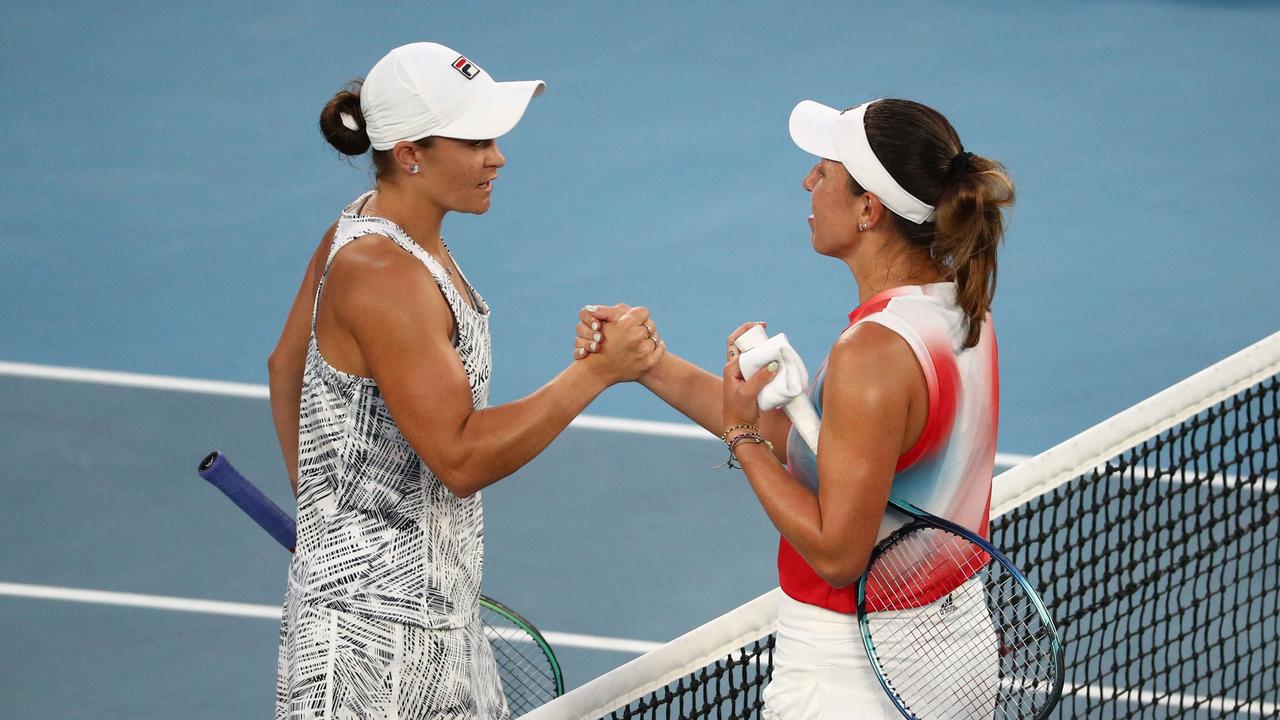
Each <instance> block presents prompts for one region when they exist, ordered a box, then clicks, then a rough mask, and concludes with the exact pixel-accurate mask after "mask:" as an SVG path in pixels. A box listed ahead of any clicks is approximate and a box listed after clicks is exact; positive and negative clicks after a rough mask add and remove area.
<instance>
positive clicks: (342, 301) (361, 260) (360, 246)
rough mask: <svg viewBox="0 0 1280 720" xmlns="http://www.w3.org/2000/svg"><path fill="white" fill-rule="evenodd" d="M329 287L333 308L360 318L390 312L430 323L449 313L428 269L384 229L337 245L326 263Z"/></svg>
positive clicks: (383, 316) (384, 317) (391, 317)
mask: <svg viewBox="0 0 1280 720" xmlns="http://www.w3.org/2000/svg"><path fill="white" fill-rule="evenodd" d="M330 292H332V299H333V301H334V304H335V309H336V310H337V312H338V314H339V315H341V316H344V317H346V318H348V319H351V320H359V321H360V324H365V322H368V321H382V320H394V319H396V318H399V319H401V320H404V321H413V320H415V319H416V321H417V322H419V323H421V322H427V323H429V324H434V321H437V320H438V321H441V322H444V321H446V320H447V319H448V318H449V317H451V316H450V315H449V308H448V305H446V304H445V301H444V297H443V296H441V294H440V290H439V288H438V287H437V286H436V284H435V280H434V279H432V277H431V273H430V271H428V270H427V268H426V267H425V266H424V265H423V264H422V263H421V262H420V261H419V260H418V259H417V258H416V257H414V256H413V255H411V254H410V253H407V252H405V251H404V250H403V249H402V248H401V247H400V246H399V245H397V244H396V243H395V241H393V240H391V239H390V238H388V237H386V236H384V235H366V236H364V237H360V238H357V239H355V240H352V241H351V242H350V243H348V244H347V245H346V246H345V247H343V248H342V251H341V252H339V253H338V254H337V256H335V257H334V259H333V264H332V265H330V267H329V280H328V281H327V282H326V285H325V293H326V294H328V293H330Z"/></svg>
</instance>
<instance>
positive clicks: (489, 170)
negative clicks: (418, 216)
mask: <svg viewBox="0 0 1280 720" xmlns="http://www.w3.org/2000/svg"><path fill="white" fill-rule="evenodd" d="M419 153H420V154H421V161H420V164H421V166H422V174H421V176H420V177H421V182H422V183H423V186H422V188H423V193H424V194H426V196H427V197H428V198H429V199H430V201H431V202H432V203H434V204H436V205H438V206H439V207H440V208H441V209H443V210H444V211H446V212H450V211H451V212H464V213H473V214H476V215H479V214H481V213H484V212H485V211H486V210H488V209H489V197H490V195H491V194H492V193H493V181H494V180H495V179H496V178H497V177H498V168H500V167H502V166H503V165H506V164H507V160H506V158H504V157H503V156H502V152H501V151H499V150H498V142H497V141H496V140H455V139H453V138H443V137H441V138H435V140H434V141H433V142H432V143H431V147H429V148H427V149H425V150H421V149H419Z"/></svg>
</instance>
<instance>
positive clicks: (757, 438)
mask: <svg viewBox="0 0 1280 720" xmlns="http://www.w3.org/2000/svg"><path fill="white" fill-rule="evenodd" d="M744 442H750V443H754V444H756V445H764V446H765V447H767V448H769V451H770V452H772V451H773V443H771V442H769V441H768V440H766V439H765V437H764V436H763V435H761V434H760V433H759V432H744V433H742V434H740V435H737V436H735V437H734V438H733V440H732V441H731V442H728V443H726V444H727V445H728V446H729V459H728V460H725V461H724V465H722V466H721V467H730V468H734V469H735V470H740V469H741V468H742V462H741V461H740V460H738V456H737V455H736V454H734V450H736V449H737V447H738V444H739V443H744Z"/></svg>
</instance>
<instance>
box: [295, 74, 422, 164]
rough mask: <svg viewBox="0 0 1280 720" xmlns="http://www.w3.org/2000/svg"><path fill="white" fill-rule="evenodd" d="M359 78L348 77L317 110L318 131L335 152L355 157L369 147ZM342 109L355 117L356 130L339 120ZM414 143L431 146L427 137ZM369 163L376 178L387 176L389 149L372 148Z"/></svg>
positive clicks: (389, 157) (390, 162)
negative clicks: (347, 81)
mask: <svg viewBox="0 0 1280 720" xmlns="http://www.w3.org/2000/svg"><path fill="white" fill-rule="evenodd" d="M363 85H364V81H363V80H352V81H351V82H349V83H347V86H346V87H344V88H342V89H341V90H339V91H338V93H337V94H336V95H334V96H333V97H332V98H331V99H330V100H329V102H327V103H325V106H324V109H323V110H321V111H320V132H321V133H322V134H323V135H324V139H325V140H327V141H328V142H329V144H330V145H332V146H333V147H334V148H336V149H337V151H338V152H340V153H342V154H343V155H347V156H350V157H355V156H357V155H363V154H365V152H367V151H368V150H369V147H370V146H371V143H370V141H369V132H368V131H367V130H366V129H365V122H364V113H362V112H361V111H360V88H361V87H362V86H363ZM343 113H346V114H347V115H349V116H350V117H351V119H352V120H354V121H355V125H356V126H357V127H358V128H359V129H358V130H352V129H351V128H349V127H347V125H346V123H344V122H342V114H343ZM414 144H416V145H418V146H419V147H422V148H428V147H431V138H429V137H427V138H423V139H421V140H415V141H414ZM373 167H374V170H375V172H376V175H377V179H378V180H383V179H384V178H388V177H390V176H391V173H392V169H393V164H392V160H391V153H390V152H389V151H386V150H374V151H373Z"/></svg>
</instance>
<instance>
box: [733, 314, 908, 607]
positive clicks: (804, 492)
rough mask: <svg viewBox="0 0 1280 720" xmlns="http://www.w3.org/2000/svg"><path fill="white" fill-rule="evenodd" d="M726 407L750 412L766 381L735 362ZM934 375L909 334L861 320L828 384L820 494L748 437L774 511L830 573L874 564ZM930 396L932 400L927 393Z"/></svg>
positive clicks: (751, 466) (759, 490) (757, 477)
mask: <svg viewBox="0 0 1280 720" xmlns="http://www.w3.org/2000/svg"><path fill="white" fill-rule="evenodd" d="M725 383H726V391H725V413H726V417H727V418H728V417H740V416H742V415H744V414H747V413H749V406H748V405H747V400H749V399H754V398H755V395H756V393H757V392H758V390H759V388H760V387H762V386H763V383H761V382H757V381H756V378H754V377H753V378H752V380H751V381H750V382H744V381H742V379H741V375H740V373H739V371H738V367H737V363H736V362H731V363H729V365H727V366H726V368H725ZM924 393H925V390H924V378H923V375H922V374H921V373H920V370H919V366H918V364H917V363H916V361H915V357H914V355H913V354H912V352H911V349H910V348H909V347H908V346H907V344H906V343H905V342H904V341H902V340H901V338H899V337H898V336H897V335H896V334H894V333H893V332H892V331H890V330H888V329H885V328H882V327H880V326H878V325H874V324H868V325H865V326H862V327H859V328H858V329H856V330H855V331H853V332H852V333H850V334H849V335H847V336H845V337H843V338H841V340H840V341H839V342H838V343H837V344H836V347H835V348H834V349H833V350H832V352H831V357H830V360H829V362H828V367H827V380H826V384H825V387H824V390H823V407H824V410H825V412H824V413H823V424H822V431H821V438H820V440H819V445H820V446H821V448H822V452H821V453H819V454H818V473H819V476H820V478H821V482H820V483H819V492H818V495H814V494H813V493H812V492H811V491H810V490H809V489H808V487H806V486H805V485H804V484H803V483H801V482H800V481H799V480H797V479H796V478H795V477H793V476H792V475H791V474H790V473H789V472H787V471H786V469H785V468H783V467H782V466H781V465H780V464H779V463H778V462H777V460H776V458H775V457H773V456H772V455H771V454H770V453H769V452H767V450H766V449H765V448H764V447H763V446H759V445H752V444H748V443H742V444H739V445H738V453H737V454H738V458H739V459H740V461H741V462H742V466H743V470H744V471H745V472H746V475H747V479H748V481H749V482H750V483H751V488H752V490H753V491H754V492H755V494H756V496H757V497H758V498H759V499H760V504H761V505H762V506H763V507H764V510H765V513H766V514H767V515H768V516H769V519H770V520H771V521H772V522H773V524H774V526H775V527H777V528H778V531H779V532H780V533H782V536H783V537H785V538H786V539H787V541H788V542H790V543H791V545H792V546H793V547H795V549H796V550H797V551H798V552H799V553H800V555H801V556H802V557H804V559H805V560H806V561H807V562H808V563H809V565H810V566H811V567H813V569H814V570H815V571H817V573H818V574H819V575H820V576H822V578H823V579H824V580H826V581H827V582H829V583H831V584H832V585H834V586H836V587H842V586H846V585H849V584H852V583H853V582H855V581H856V580H857V578H858V577H859V576H860V575H861V574H862V572H863V570H864V569H865V568H866V564H867V561H868V560H869V558H870V556H871V550H872V548H873V547H874V545H875V538H876V533H877V531H878V530H879V527H880V520H881V518H882V517H883V515H884V508H885V505H886V504H887V502H888V498H889V488H890V486H891V485H892V482H893V475H894V470H895V467H896V464H897V459H898V456H899V455H900V454H901V453H902V452H903V451H904V450H906V449H907V448H908V447H909V446H910V444H911V443H912V442H914V441H915V439H916V438H918V437H919V435H920V432H921V431H922V430H923V421H922V419H920V417H919V413H915V414H913V413H911V412H910V408H911V403H912V402H913V401H914V402H918V398H920V397H922V396H923V394H924ZM926 402H927V401H926Z"/></svg>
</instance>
